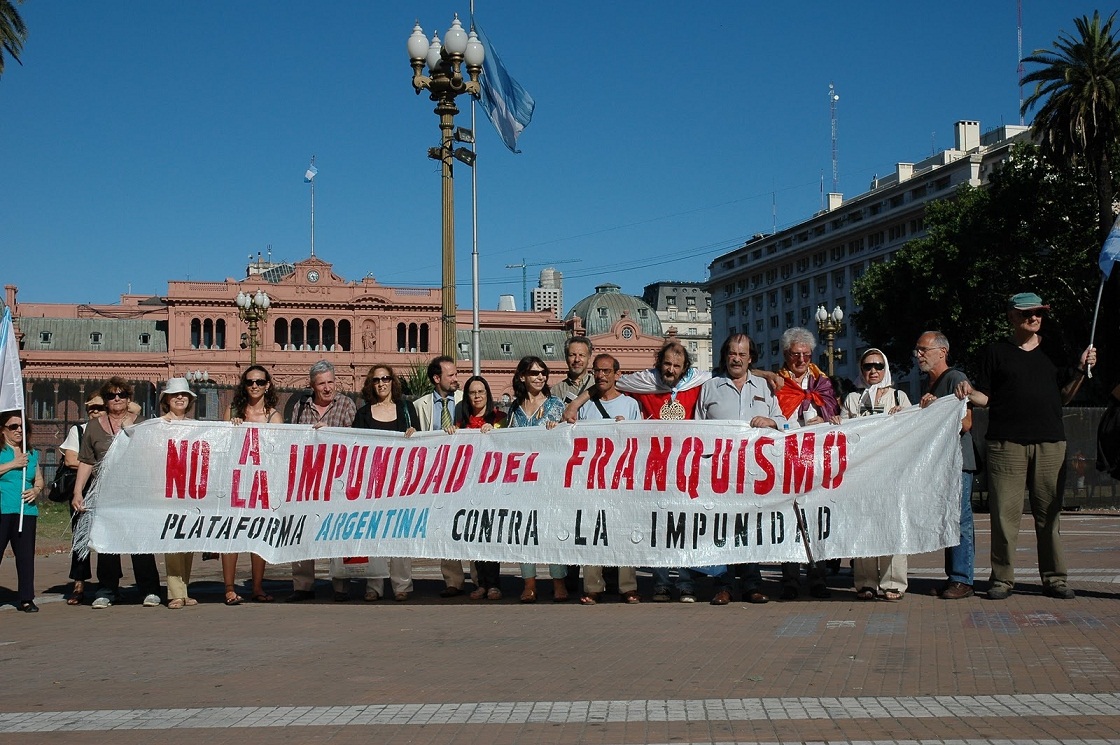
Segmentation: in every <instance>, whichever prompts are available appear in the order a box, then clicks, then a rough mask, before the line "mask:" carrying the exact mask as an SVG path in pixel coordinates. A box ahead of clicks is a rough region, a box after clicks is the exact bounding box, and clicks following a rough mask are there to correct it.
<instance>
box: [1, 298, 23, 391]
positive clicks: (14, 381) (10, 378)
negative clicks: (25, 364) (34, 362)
mask: <svg viewBox="0 0 1120 745" xmlns="http://www.w3.org/2000/svg"><path fill="white" fill-rule="evenodd" d="M16 410H19V411H23V373H22V372H21V371H20V369H19V341H18V340H17V339H16V332H15V328H13V327H12V310H11V308H5V309H4V318H3V320H0V411H16Z"/></svg>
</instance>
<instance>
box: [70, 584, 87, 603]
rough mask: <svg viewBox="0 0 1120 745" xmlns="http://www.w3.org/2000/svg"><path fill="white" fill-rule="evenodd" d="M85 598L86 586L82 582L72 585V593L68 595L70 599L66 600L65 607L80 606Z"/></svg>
mask: <svg viewBox="0 0 1120 745" xmlns="http://www.w3.org/2000/svg"><path fill="white" fill-rule="evenodd" d="M85 598H86V586H85V583H83V582H75V583H74V591H73V592H71V593H70V597H68V598H66V604H67V605H81V604H82V601H83V600H85Z"/></svg>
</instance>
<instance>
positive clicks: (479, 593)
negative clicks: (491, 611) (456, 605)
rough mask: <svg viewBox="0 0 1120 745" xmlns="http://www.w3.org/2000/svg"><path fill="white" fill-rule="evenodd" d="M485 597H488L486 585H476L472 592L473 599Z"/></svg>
mask: <svg viewBox="0 0 1120 745" xmlns="http://www.w3.org/2000/svg"><path fill="white" fill-rule="evenodd" d="M485 597H486V588H485V587H476V588H475V589H474V591H473V592H472V593H471V594H470V598H471V600H482V599H484V598H485Z"/></svg>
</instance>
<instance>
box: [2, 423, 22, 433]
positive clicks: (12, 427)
mask: <svg viewBox="0 0 1120 745" xmlns="http://www.w3.org/2000/svg"><path fill="white" fill-rule="evenodd" d="M4 429H10V430H11V431H13V432H15V431H16V430H17V429H23V425H22V424H5V425H4Z"/></svg>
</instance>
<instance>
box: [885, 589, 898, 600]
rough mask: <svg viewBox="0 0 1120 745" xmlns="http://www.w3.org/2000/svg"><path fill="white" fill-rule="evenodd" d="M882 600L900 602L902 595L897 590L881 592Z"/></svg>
mask: <svg viewBox="0 0 1120 745" xmlns="http://www.w3.org/2000/svg"><path fill="white" fill-rule="evenodd" d="M883 599H884V600H902V593H901V592H899V591H898V590H883Z"/></svg>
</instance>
